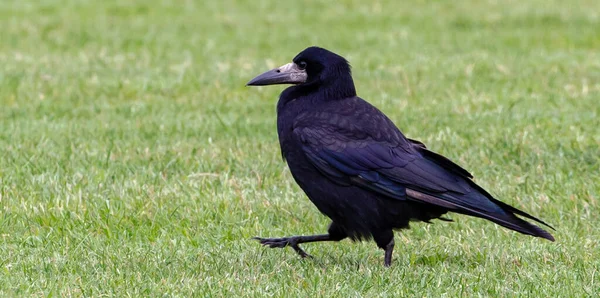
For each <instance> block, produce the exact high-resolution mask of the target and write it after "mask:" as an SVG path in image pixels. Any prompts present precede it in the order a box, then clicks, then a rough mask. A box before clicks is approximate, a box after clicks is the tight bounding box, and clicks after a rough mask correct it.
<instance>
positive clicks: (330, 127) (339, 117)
mask: <svg viewBox="0 0 600 298" xmlns="http://www.w3.org/2000/svg"><path fill="white" fill-rule="evenodd" d="M299 60H303V61H308V65H309V67H310V66H311V65H312V66H313V68H312V69H311V68H309V69H307V71H308V72H309V79H308V81H307V82H306V83H305V84H300V85H297V86H292V87H289V88H288V89H286V90H285V91H284V92H283V93H282V94H281V96H280V99H279V102H278V106H277V114H278V119H277V126H278V133H279V141H280V145H281V151H282V154H283V156H284V158H285V159H286V161H287V163H288V165H289V168H290V170H291V173H292V175H293V177H294V179H295V180H296V182H297V183H298V184H299V185H300V187H301V188H302V189H303V190H304V191H305V192H306V194H307V195H308V197H309V198H310V199H311V201H312V202H313V203H314V204H315V205H316V206H317V208H318V209H319V210H320V211H321V212H323V213H324V214H325V215H327V216H329V217H330V218H331V219H332V220H333V222H334V223H335V224H336V227H338V228H339V229H340V230H341V231H343V232H344V233H345V234H347V235H348V236H350V237H352V238H354V239H361V238H370V237H374V238H375V240H376V241H377V242H378V244H379V245H380V247H382V244H385V242H383V241H384V239H383V238H386V239H387V238H389V233H388V231H391V230H392V229H396V228H406V227H408V222H409V221H411V220H420V221H425V222H428V221H429V220H431V219H434V218H440V216H441V215H442V214H444V213H446V212H448V211H452V212H457V213H462V214H467V215H472V216H477V217H481V218H485V219H488V220H491V221H493V222H496V223H498V224H500V225H502V226H505V227H507V228H510V229H513V230H515V231H518V232H521V233H524V234H527V235H532V236H537V237H543V238H546V239H549V240H554V238H553V237H552V235H550V234H549V233H547V232H546V231H544V230H543V229H541V228H539V227H537V226H535V225H533V224H531V223H529V222H526V221H524V220H522V219H520V218H518V217H517V216H515V215H520V216H523V217H526V218H529V219H532V220H535V221H537V222H540V223H542V224H545V223H544V222H542V221H540V220H538V219H537V218H535V217H533V216H531V215H529V214H527V213H525V212H523V211H520V210H518V209H516V208H514V207H512V206H509V205H508V204H505V203H502V202H500V201H498V200H496V199H494V198H493V197H492V196H491V195H490V194H489V193H488V192H486V191H485V190H483V189H482V188H481V187H479V186H478V185H477V184H475V182H473V180H472V175H471V174H470V173H469V172H468V171H466V170H465V169H463V168H462V167H460V166H458V165H457V164H455V163H454V162H452V161H451V160H449V159H448V158H446V157H444V156H442V155H439V154H437V153H435V152H432V151H430V150H429V149H427V148H426V146H425V145H424V144H423V143H421V142H419V141H415V140H411V139H407V138H406V137H405V136H404V135H403V134H402V133H401V132H400V130H399V129H398V128H397V127H396V126H395V125H394V123H393V122H392V121H391V120H390V119H389V118H388V117H386V116H385V115H384V114H383V113H382V112H381V111H379V110H378V109H377V108H375V107H373V106H372V105H371V104H369V103H368V102H366V101H364V100H363V99H361V98H359V97H357V96H356V91H355V88H354V83H353V81H352V77H351V74H350V67H349V65H348V63H347V62H346V60H345V59H344V58H342V57H340V56H338V55H336V54H334V53H331V52H329V51H326V50H324V49H319V48H309V49H307V50H306V51H304V52H303V53H301V54H299V55H298V56H297V57H296V58H294V61H295V62H296V61H299ZM384 234H385V235H386V236H385V237H384V236H381V235H384Z"/></svg>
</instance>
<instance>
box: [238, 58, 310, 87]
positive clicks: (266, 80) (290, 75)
mask: <svg viewBox="0 0 600 298" xmlns="http://www.w3.org/2000/svg"><path fill="white" fill-rule="evenodd" d="M307 77H308V74H307V73H306V70H304V69H300V68H299V67H298V65H296V63H288V64H286V65H284V66H281V67H278V68H275V69H272V70H269V71H267V72H265V73H263V74H260V75H259V76H257V77H256V78H254V79H252V80H250V82H248V83H247V84H246V86H265V85H276V84H302V83H304V82H306V78H307Z"/></svg>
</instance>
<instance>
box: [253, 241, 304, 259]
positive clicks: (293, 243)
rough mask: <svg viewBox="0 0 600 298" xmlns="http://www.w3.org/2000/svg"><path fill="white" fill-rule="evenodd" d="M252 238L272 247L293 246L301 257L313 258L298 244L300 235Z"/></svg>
mask: <svg viewBox="0 0 600 298" xmlns="http://www.w3.org/2000/svg"><path fill="white" fill-rule="evenodd" d="M252 239H255V240H258V241H259V242H260V244H262V245H264V246H268V247H270V248H275V247H280V248H283V247H286V246H289V247H291V248H293V249H294V250H295V251H296V253H297V254H298V255H300V257H302V258H307V257H308V258H312V256H311V255H309V254H307V253H306V252H305V251H304V250H303V249H302V248H300V246H299V245H298V240H299V238H298V237H283V238H260V237H254V238H252Z"/></svg>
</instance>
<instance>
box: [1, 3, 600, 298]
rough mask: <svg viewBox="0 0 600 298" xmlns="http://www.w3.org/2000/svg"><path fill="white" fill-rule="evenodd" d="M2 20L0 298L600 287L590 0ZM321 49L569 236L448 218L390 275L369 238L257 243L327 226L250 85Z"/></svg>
mask: <svg viewBox="0 0 600 298" xmlns="http://www.w3.org/2000/svg"><path fill="white" fill-rule="evenodd" d="M171 2H174V3H171ZM398 2H400V1H398ZM0 28H1V29H0V40H1V42H0V65H1V67H0V106H1V107H2V108H1V109H0V209H1V210H0V212H1V213H0V236H1V237H0V251H1V252H2V253H0V265H1V266H0V296H36V297H37V296H95V297H98V296H120V297H122V296H132V297H140V296H163V295H164V296H180V297H187V296H205V297H218V296H224V297H237V296H275V297H284V296H285V297H287V296H300V297H309V295H310V296H312V295H315V296H322V297H330V296H336V297H357V296H363V297H375V296H387V297H399V296H419V297H441V296H443V297H456V296H492V297H506V296H509V297H510V296H537V297H584V296H593V295H595V294H594V293H596V295H597V293H598V292H600V272H599V271H600V243H599V240H598V239H600V226H599V224H598V220H599V216H600V215H599V214H600V206H599V202H598V200H599V197H600V170H599V168H600V118H599V117H600V51H599V50H598V49H600V33H599V31H598V28H600V6H598V3H597V1H595V0H587V1H585V0H584V1H573V2H567V1H558V0H553V1H543V0H537V1H475V0H472V1H458V2H450V1H403V2H401V3H395V2H393V1H381V2H372V1H343V2H342V3H334V2H332V1H274V0H273V1H263V0H255V1H227V0H225V1H191V0H190V1H183V0H182V1H162V0H147V1H135V2H134V1H116V0H106V1H83V0H81V1H76V0H69V1H59V0H44V1H32V0H27V1H21V0H6V1H2V2H1V3H0ZM309 45H320V46H323V47H326V48H329V49H331V50H333V51H335V52H337V53H339V54H341V55H344V56H345V57H347V58H348V59H349V60H350V61H351V63H352V65H353V70H354V78H355V81H356V85H357V89H358V92H359V95H361V96H362V97H363V98H366V99H367V100H369V101H370V102H371V103H373V104H375V105H376V106H378V107H379V108H381V109H382V110H383V111H384V112H385V113H386V114H388V115H389V116H390V117H391V118H392V119H393V120H394V121H395V122H396V123H397V124H398V126H399V127H400V128H401V129H402V130H403V131H404V132H405V133H406V134H407V135H408V136H409V137H412V138H416V139H420V140H422V141H424V142H425V143H426V144H427V145H428V146H429V147H430V148H432V149H434V150H435V151H437V152H440V153H442V154H444V155H446V156H448V157H450V158H452V159H453V160H456V161H457V162H458V163H460V164H461V165H463V166H465V167H466V168H467V169H469V170H470V171H471V172H472V173H473V174H474V175H475V176H476V181H477V182H479V183H480V184H481V185H482V186H484V187H485V188H487V189H488V190H490V192H491V193H492V194H494V195H495V196H497V197H498V198H499V199H501V200H503V201H505V202H507V203H509V204H512V205H514V206H516V207H519V208H522V209H524V210H526V211H527V212H530V213H532V214H533V215H536V216H539V217H540V218H542V219H543V220H545V221H547V222H549V223H551V224H553V225H555V227H556V228H557V231H556V232H555V233H554V235H555V236H556V239H557V241H556V242H555V243H550V242H547V241H543V240H540V239H534V238H530V237H525V236H522V235H520V234H517V233H514V232H511V231H508V230H506V229H503V228H501V227H498V226H496V225H494V224H492V223H490V222H486V221H484V220H480V219H474V218H468V217H465V216H459V215H453V216H451V217H452V218H453V219H454V220H455V221H456V222H455V223H443V222H436V223H435V224H434V225H426V224H421V223H416V224H413V226H412V227H413V229H411V230H407V231H402V232H399V233H397V234H396V235H397V236H396V245H397V246H396V252H395V254H394V265H393V267H392V268H390V269H386V268H384V267H383V266H382V262H383V253H382V251H381V250H379V249H377V247H376V245H375V244H374V243H372V242H368V243H351V242H350V241H343V242H341V243H326V244H313V245H306V246H305V249H306V250H307V251H308V252H309V253H311V254H312V255H314V256H315V257H316V258H315V259H314V260H300V259H299V258H298V257H297V256H296V255H295V253H294V252H293V251H292V250H291V249H285V250H281V249H279V250H271V249H265V248H263V247H260V246H259V245H258V244H257V243H256V242H255V241H252V240H250V237H252V236H285V235H293V234H312V233H320V232H323V231H325V230H326V226H327V223H328V220H327V218H325V217H324V216H322V215H321V214H319V213H318V211H317V210H316V208H314V207H313V206H312V204H311V203H310V202H309V201H308V199H307V198H306V197H305V196H304V194H303V193H302V191H301V190H300V189H299V188H298V187H297V186H296V185H295V184H294V182H293V180H292V178H291V176H290V173H289V171H288V169H287V167H286V165H285V164H284V163H283V162H282V161H281V158H280V153H279V147H278V143H277V136H276V130H275V103H276V100H277V96H278V94H279V92H280V91H281V90H282V87H269V88H252V89H251V88H246V87H244V84H245V83H246V82H247V81H248V80H249V79H250V78H252V77H253V76H254V75H256V74H258V73H261V72H262V71H265V70H267V69H269V68H270V67H274V66H277V65H280V64H284V63H287V62H289V61H290V60H291V59H292V57H293V56H294V55H295V54H296V53H298V52H299V51H301V50H302V49H304V48H305V47H307V46H309Z"/></svg>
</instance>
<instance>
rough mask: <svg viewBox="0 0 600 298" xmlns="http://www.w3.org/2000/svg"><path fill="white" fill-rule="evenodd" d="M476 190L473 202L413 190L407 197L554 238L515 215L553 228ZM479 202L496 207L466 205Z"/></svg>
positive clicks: (543, 236)
mask: <svg viewBox="0 0 600 298" xmlns="http://www.w3.org/2000/svg"><path fill="white" fill-rule="evenodd" d="M476 188H478V190H479V191H480V194H477V193H476V192H474V193H472V195H475V196H477V197H478V199H475V200H473V199H474V198H471V199H470V200H469V199H466V198H464V197H463V198H456V197H454V196H452V195H449V194H444V195H441V197H443V198H441V197H440V196H439V195H437V196H433V195H429V194H425V193H423V192H418V191H414V190H410V189H407V195H408V196H409V197H411V198H412V199H416V200H418V201H421V202H426V203H429V204H433V205H437V206H440V207H444V208H446V209H448V210H450V211H452V212H456V213H461V214H465V215H471V216H475V217H479V218H484V219H487V220H490V221H492V222H495V223H497V224H499V225H501V226H503V227H506V228H509V229H511V230H514V231H517V232H519V233H522V234H525V235H531V236H534V237H540V238H544V239H548V240H550V241H554V236H552V234H550V233H548V232H547V231H545V230H544V229H542V228H540V227H538V226H536V225H534V224H531V223H529V222H527V221H525V220H523V219H521V218H519V217H517V216H516V215H519V216H523V217H526V218H528V219H531V220H534V221H537V222H539V223H541V224H543V225H545V226H547V227H549V228H550V229H552V230H554V228H553V227H552V226H550V225H548V224H547V223H545V222H543V221H541V220H539V219H537V218H535V217H533V216H531V215H529V214H527V213H526V212H523V211H521V210H519V209H517V208H515V207H512V206H510V205H508V204H506V203H503V202H501V201H498V200H496V199H494V198H492V197H491V195H489V194H488V193H487V192H486V191H485V190H483V189H481V188H480V187H476ZM481 194H483V195H485V197H486V198H483V197H482V196H481ZM465 199H466V200H465ZM480 200H490V201H491V202H493V203H494V204H495V205H496V206H497V207H491V208H490V207H489V206H490V205H487V204H486V205H487V207H486V208H483V209H482V208H479V207H483V206H482V205H481V204H473V203H471V204H469V203H467V202H469V201H471V202H474V201H479V202H481V201H480Z"/></svg>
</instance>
